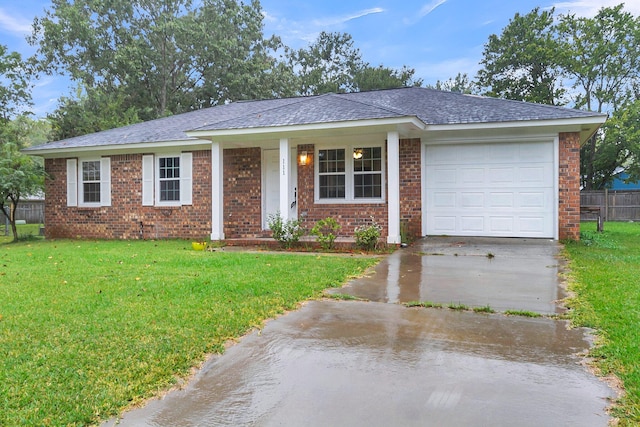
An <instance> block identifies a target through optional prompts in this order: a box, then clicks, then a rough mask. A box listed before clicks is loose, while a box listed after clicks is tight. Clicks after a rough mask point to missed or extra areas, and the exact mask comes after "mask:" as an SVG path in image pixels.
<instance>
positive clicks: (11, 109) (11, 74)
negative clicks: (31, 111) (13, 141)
mask: <svg viewBox="0 0 640 427" xmlns="http://www.w3.org/2000/svg"><path fill="white" fill-rule="evenodd" d="M30 90H31V84H30V81H29V70H27V67H26V65H25V64H24V62H23V61H22V57H21V56H20V54H19V53H17V52H9V51H8V50H7V47H6V46H4V45H0V126H3V125H5V124H6V123H7V122H9V121H10V120H11V119H12V118H13V117H14V116H16V115H18V114H22V113H24V112H25V107H28V106H30V105H31V92H30Z"/></svg>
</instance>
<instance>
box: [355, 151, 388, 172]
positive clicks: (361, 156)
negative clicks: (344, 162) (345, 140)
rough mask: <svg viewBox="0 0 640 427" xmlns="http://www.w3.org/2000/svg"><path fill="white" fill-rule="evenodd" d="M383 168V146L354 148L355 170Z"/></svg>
mask: <svg viewBox="0 0 640 427" xmlns="http://www.w3.org/2000/svg"><path fill="white" fill-rule="evenodd" d="M381 170H382V148H381V147H369V148H366V147H365V148H354V149H353V171H354V172H380V171H381Z"/></svg>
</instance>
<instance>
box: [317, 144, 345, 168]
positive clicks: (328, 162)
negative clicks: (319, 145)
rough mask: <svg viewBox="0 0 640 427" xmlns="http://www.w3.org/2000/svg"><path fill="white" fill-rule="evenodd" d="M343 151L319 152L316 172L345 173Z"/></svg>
mask: <svg viewBox="0 0 640 427" xmlns="http://www.w3.org/2000/svg"><path fill="white" fill-rule="evenodd" d="M344 156H345V150H343V149H337V150H319V151H318V171H319V172H320V173H341V172H344V171H345V162H344Z"/></svg>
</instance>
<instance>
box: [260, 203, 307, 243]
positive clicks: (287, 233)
mask: <svg viewBox="0 0 640 427" xmlns="http://www.w3.org/2000/svg"><path fill="white" fill-rule="evenodd" d="M301 223H302V221H301V220H299V219H288V220H286V221H285V220H284V219H283V218H282V215H280V211H278V212H276V213H275V214H270V215H269V216H268V217H267V225H268V226H269V229H270V230H271V235H272V236H273V238H274V239H275V240H277V241H278V242H280V245H281V246H282V247H283V248H286V249H289V248H291V247H292V246H293V245H294V244H295V243H297V242H298V241H300V237H302V236H303V235H304V229H303V228H302V227H301V226H300V225H301Z"/></svg>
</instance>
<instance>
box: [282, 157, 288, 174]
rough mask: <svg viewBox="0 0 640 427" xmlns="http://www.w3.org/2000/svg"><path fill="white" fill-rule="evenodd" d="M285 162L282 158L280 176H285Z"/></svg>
mask: <svg viewBox="0 0 640 427" xmlns="http://www.w3.org/2000/svg"><path fill="white" fill-rule="evenodd" d="M286 164H287V163H286V162H285V161H284V159H282V176H285V175H286V174H287V171H286V168H285V165H286Z"/></svg>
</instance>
